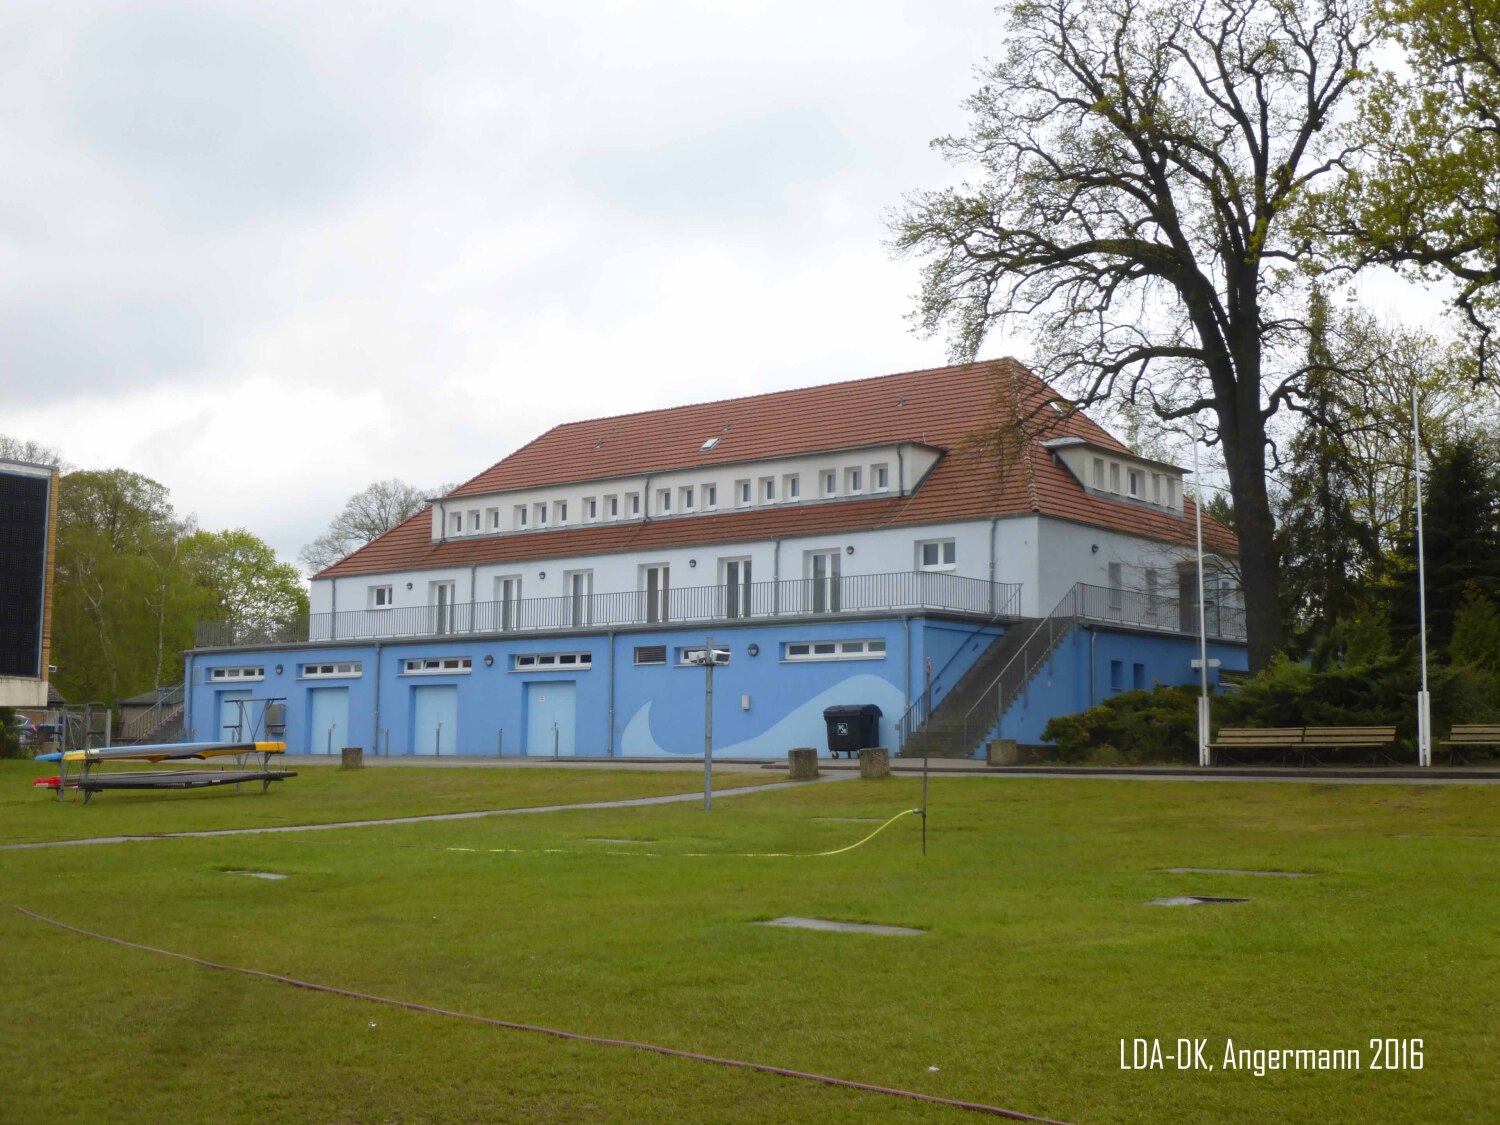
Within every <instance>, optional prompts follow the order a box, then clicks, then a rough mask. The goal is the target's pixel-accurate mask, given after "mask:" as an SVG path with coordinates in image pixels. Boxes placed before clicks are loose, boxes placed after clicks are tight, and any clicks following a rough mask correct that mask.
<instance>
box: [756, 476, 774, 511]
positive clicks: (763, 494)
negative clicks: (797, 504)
mask: <svg viewBox="0 0 1500 1125" xmlns="http://www.w3.org/2000/svg"><path fill="white" fill-rule="evenodd" d="M760 498H761V500H762V501H763V502H764V503H767V504H771V503H774V502H775V500H776V478H775V477H762V478H761V481H760Z"/></svg>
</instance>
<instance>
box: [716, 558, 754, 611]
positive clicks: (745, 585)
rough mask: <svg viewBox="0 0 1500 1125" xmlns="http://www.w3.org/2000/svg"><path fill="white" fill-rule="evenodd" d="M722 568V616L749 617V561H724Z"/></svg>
mask: <svg viewBox="0 0 1500 1125" xmlns="http://www.w3.org/2000/svg"><path fill="white" fill-rule="evenodd" d="M721 566H722V568H723V586H724V616H725V617H749V616H750V560H749V559H725V560H724V561H723V563H722V564H721Z"/></svg>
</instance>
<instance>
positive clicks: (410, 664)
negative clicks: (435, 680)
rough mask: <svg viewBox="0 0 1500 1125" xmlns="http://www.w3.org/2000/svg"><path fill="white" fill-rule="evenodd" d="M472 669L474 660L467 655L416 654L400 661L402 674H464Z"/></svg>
mask: <svg viewBox="0 0 1500 1125" xmlns="http://www.w3.org/2000/svg"><path fill="white" fill-rule="evenodd" d="M473 669H474V661H473V659H472V658H471V657H467V656H417V657H413V658H411V659H410V660H403V661H402V662H401V674H402V675H404V676H455V675H465V674H467V673H469V672H471V671H473Z"/></svg>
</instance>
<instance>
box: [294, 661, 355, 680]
mask: <svg viewBox="0 0 1500 1125" xmlns="http://www.w3.org/2000/svg"><path fill="white" fill-rule="evenodd" d="M363 667H364V665H363V663H362V662H361V661H358V660H345V661H342V662H340V663H338V664H304V665H302V678H303V679H304V680H350V679H355V678H357V677H358V676H359V675H360V672H361V670H362V669H363Z"/></svg>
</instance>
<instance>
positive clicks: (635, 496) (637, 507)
mask: <svg viewBox="0 0 1500 1125" xmlns="http://www.w3.org/2000/svg"><path fill="white" fill-rule="evenodd" d="M625 508H626V511H627V512H629V514H630V515H632V516H638V515H640V514H641V494H640V493H639V492H627V493H626V494H625Z"/></svg>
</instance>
